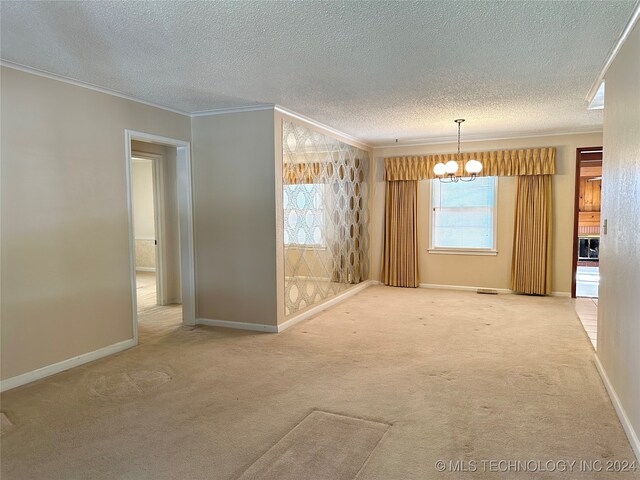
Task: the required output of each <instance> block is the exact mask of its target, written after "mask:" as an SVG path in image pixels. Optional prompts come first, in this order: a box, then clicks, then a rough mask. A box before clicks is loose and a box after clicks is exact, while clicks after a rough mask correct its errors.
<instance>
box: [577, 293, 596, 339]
mask: <svg viewBox="0 0 640 480" xmlns="http://www.w3.org/2000/svg"><path fill="white" fill-rule="evenodd" d="M574 305H575V308H576V312H577V314H578V317H579V318H580V321H581V322H582V326H583V327H584V330H585V332H587V335H588V336H589V339H590V340H591V343H592V344H593V348H594V349H595V348H597V344H598V341H597V340H598V299H597V298H576V299H574Z"/></svg>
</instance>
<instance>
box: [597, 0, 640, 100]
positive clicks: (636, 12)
mask: <svg viewBox="0 0 640 480" xmlns="http://www.w3.org/2000/svg"><path fill="white" fill-rule="evenodd" d="M638 19H640V1H639V2H637V3H636V5H635V7H633V12H632V13H631V17H629V21H628V22H627V25H626V26H625V27H624V29H623V30H622V33H621V34H620V36H619V37H618V40H616V43H615V44H614V45H613V47H612V48H611V50H609V53H608V54H607V58H606V59H605V60H604V63H603V64H602V67H601V68H600V73H598V76H597V77H596V79H595V80H594V81H593V83H592V84H591V88H590V89H589V92H587V96H586V97H585V98H586V100H587V103H588V104H591V102H592V101H593V99H594V97H595V96H596V93H598V89H599V88H600V85H601V84H602V82H603V81H604V77H605V76H606V75H607V71H608V70H609V67H610V66H611V64H612V63H613V61H614V60H615V58H616V55H618V52H619V51H620V49H621V48H622V45H624V42H626V41H627V38H629V35H630V34H631V31H632V30H633V27H634V26H635V24H636V22H637V21H638Z"/></svg>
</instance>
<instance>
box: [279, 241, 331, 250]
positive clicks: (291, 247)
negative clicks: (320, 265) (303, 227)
mask: <svg viewBox="0 0 640 480" xmlns="http://www.w3.org/2000/svg"><path fill="white" fill-rule="evenodd" d="M284 248H285V249H286V250H326V249H327V246H326V245H302V244H297V243H290V244H285V246H284Z"/></svg>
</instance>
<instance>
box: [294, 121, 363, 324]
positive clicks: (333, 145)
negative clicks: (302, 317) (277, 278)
mask: <svg viewBox="0 0 640 480" xmlns="http://www.w3.org/2000/svg"><path fill="white" fill-rule="evenodd" d="M282 127H283V128H282V145H283V162H284V164H283V192H282V195H283V198H282V199H283V208H284V212H283V219H284V220H283V222H284V224H283V226H282V227H283V229H284V235H283V237H284V239H285V245H284V248H285V306H286V315H287V316H290V315H292V314H294V313H297V312H299V311H300V310H303V309H305V308H308V307H310V306H312V305H314V304H317V303H319V302H321V301H323V300H325V299H327V298H329V297H332V296H334V295H336V294H338V293H340V292H342V291H344V290H346V289H347V288H349V287H351V286H353V285H354V284H357V283H360V282H362V281H364V280H367V279H368V277H369V212H368V196H369V184H368V180H369V154H368V152H366V151H364V150H361V149H359V148H356V147H354V146H352V145H349V144H346V143H344V142H341V141H339V140H337V139H335V138H332V137H329V136H327V135H324V134H322V133H318V132H316V131H314V130H311V129H309V128H307V127H305V126H303V125H300V124H296V123H293V122H288V121H284V122H283V124H282Z"/></svg>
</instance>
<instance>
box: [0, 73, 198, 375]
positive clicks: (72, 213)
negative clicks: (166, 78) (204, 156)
mask: <svg viewBox="0 0 640 480" xmlns="http://www.w3.org/2000/svg"><path fill="white" fill-rule="evenodd" d="M0 74H1V87H0V88H1V90H0V95H1V107H0V109H1V122H2V144H1V150H0V156H1V160H2V167H1V168H2V175H1V177H2V179H1V181H2V187H1V188H2V191H1V195H2V199H1V203H2V207H1V208H2V226H1V228H2V240H1V242H2V244H1V250H2V252H1V256H2V258H1V262H2V272H1V286H2V293H1V295H2V307H1V318H2V326H1V328H2V340H1V349H2V371H1V377H2V379H7V378H10V377H13V376H16V375H20V374H22V373H26V372H29V371H31V370H34V369H37V368H40V367H44V366H46V365H51V364H53V363H56V362H60V361H62V360H66V359H69V358H71V357H74V356H77V355H80V354H83V353H87V352H91V351H94V350H97V349H99V348H101V347H106V346H108V345H112V344H115V343H117V342H120V341H123V340H127V339H130V338H132V331H131V325H132V319H131V289H130V282H129V243H128V238H129V237H128V220H127V205H126V198H127V194H126V180H125V145H124V130H125V129H133V130H138V131H143V132H148V133H153V134H157V135H163V136H167V137H173V138H177V139H180V140H185V141H189V138H190V120H189V118H188V117H185V116H183V115H178V114H174V113H171V112H167V111H164V110H160V109H157V108H153V107H150V106H146V105H143V104H140V103H137V102H132V101H129V100H125V99H122V98H118V97H114V96H111V95H106V94H102V93H98V92H95V91H92V90H89V89H86V88H80V87H77V86H73V85H69V84H67V83H63V82H58V81H55V80H51V79H47V78H44V77H40V76H36V75H31V74H27V73H23V72H20V71H17V70H13V69H9V68H5V67H2V69H1V73H0ZM88 239H89V240H90V241H87V240H88ZM96 252H100V254H99V255H96Z"/></svg>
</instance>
